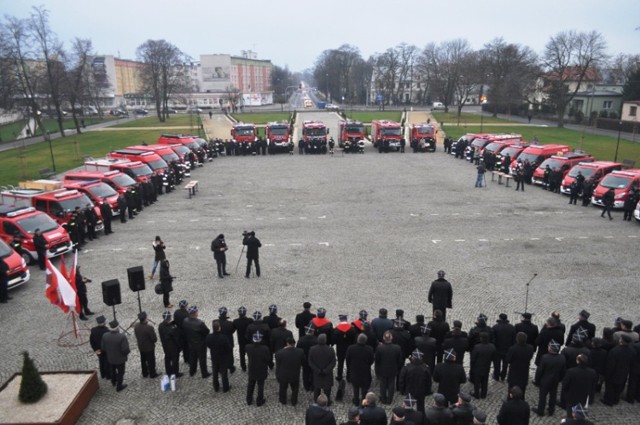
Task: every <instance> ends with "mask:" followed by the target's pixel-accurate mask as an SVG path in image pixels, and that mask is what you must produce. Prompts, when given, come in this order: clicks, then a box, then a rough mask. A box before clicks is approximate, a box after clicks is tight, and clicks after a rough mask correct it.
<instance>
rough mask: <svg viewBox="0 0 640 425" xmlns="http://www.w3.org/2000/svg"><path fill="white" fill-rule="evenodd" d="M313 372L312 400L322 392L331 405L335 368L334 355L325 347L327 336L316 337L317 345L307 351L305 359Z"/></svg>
mask: <svg viewBox="0 0 640 425" xmlns="http://www.w3.org/2000/svg"><path fill="white" fill-rule="evenodd" d="M307 360H308V363H309V367H310V368H311V370H312V371H313V398H316V399H317V398H318V396H319V395H320V392H324V394H325V395H326V396H327V399H328V401H329V405H331V387H333V368H334V367H336V353H335V351H333V348H331V347H330V346H328V345H327V336H326V335H325V334H320V335H318V343H317V344H316V345H314V346H313V347H311V348H310V349H309V356H308V357H307Z"/></svg>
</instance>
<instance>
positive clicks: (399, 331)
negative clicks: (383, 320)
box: [389, 319, 411, 359]
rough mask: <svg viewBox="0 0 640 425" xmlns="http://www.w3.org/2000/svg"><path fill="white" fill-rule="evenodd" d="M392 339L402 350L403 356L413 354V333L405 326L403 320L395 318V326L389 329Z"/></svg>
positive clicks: (404, 357)
mask: <svg viewBox="0 0 640 425" xmlns="http://www.w3.org/2000/svg"><path fill="white" fill-rule="evenodd" d="M389 333H390V334H391V340H392V342H393V343H394V344H396V345H398V346H399V347H400V349H401V350H402V358H403V359H406V358H407V357H409V356H410V355H411V334H410V333H409V331H408V330H406V329H405V327H404V321H403V320H398V319H396V320H394V321H393V328H391V329H389Z"/></svg>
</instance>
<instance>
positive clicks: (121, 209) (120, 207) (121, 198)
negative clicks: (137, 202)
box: [118, 193, 127, 223]
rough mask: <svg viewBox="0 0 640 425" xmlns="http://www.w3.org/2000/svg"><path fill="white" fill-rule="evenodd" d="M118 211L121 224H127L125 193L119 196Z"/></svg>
mask: <svg viewBox="0 0 640 425" xmlns="http://www.w3.org/2000/svg"><path fill="white" fill-rule="evenodd" d="M118 211H119V214H118V215H119V216H120V223H126V222H127V198H126V196H125V195H124V193H121V194H120V195H118Z"/></svg>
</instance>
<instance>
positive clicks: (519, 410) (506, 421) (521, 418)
mask: <svg viewBox="0 0 640 425" xmlns="http://www.w3.org/2000/svg"><path fill="white" fill-rule="evenodd" d="M529 414H530V412H529V404H528V403H527V402H526V401H524V394H523V393H522V390H521V389H520V388H519V387H517V386H515V387H511V388H509V396H508V398H507V400H506V401H505V402H503V403H502V407H500V412H499V413H498V418H497V419H498V425H528V424H529Z"/></svg>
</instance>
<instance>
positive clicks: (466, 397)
mask: <svg viewBox="0 0 640 425" xmlns="http://www.w3.org/2000/svg"><path fill="white" fill-rule="evenodd" d="M458 397H460V399H461V400H462V401H464V402H465V403H470V402H471V396H470V395H469V394H467V393H462V392H461V393H459V394H458Z"/></svg>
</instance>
